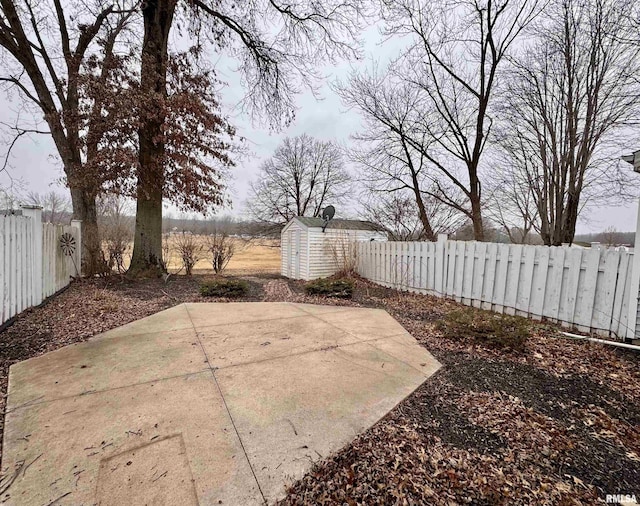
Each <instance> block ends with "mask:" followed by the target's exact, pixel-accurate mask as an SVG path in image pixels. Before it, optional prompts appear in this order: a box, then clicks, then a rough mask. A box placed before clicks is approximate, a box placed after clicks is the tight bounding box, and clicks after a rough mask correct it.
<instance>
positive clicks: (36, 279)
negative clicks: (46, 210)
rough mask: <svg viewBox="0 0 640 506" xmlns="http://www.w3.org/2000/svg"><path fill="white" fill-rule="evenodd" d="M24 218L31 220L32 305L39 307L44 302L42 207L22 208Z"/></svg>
mask: <svg viewBox="0 0 640 506" xmlns="http://www.w3.org/2000/svg"><path fill="white" fill-rule="evenodd" d="M21 209H22V216H25V217H27V218H29V227H31V244H29V245H27V247H28V248H30V249H31V256H30V262H31V301H30V302H31V305H32V306H37V305H38V304H40V303H41V302H42V301H43V300H44V294H43V289H42V207H40V206H21Z"/></svg>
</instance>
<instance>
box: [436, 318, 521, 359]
mask: <svg viewBox="0 0 640 506" xmlns="http://www.w3.org/2000/svg"><path fill="white" fill-rule="evenodd" d="M436 326H437V328H438V330H439V331H440V332H442V334H443V335H444V337H447V338H450V339H460V338H462V339H464V338H469V339H473V340H475V341H478V342H480V343H482V344H485V345H488V346H493V347H496V348H507V349H511V350H515V351H522V350H523V349H524V345H525V342H526V341H527V338H528V337H529V336H530V335H531V323H530V322H529V321H528V320H527V319H526V318H522V317H520V316H509V315H502V314H497V313H491V312H489V311H479V310H476V309H471V308H469V309H458V310H456V311H452V312H451V313H448V314H447V315H445V317H444V318H443V319H442V320H439V321H438V322H437V323H436Z"/></svg>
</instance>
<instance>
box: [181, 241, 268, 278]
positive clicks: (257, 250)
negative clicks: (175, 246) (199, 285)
mask: <svg viewBox="0 0 640 506" xmlns="http://www.w3.org/2000/svg"><path fill="white" fill-rule="evenodd" d="M204 254H205V255H206V252H205V253H204ZM179 269H180V258H179V257H178V256H177V255H176V253H175V252H174V253H173V255H172V258H171V262H170V263H169V270H170V271H171V272H174V271H177V270H179ZM193 271H194V273H198V274H205V273H207V272H209V273H212V272H213V269H212V268H211V261H210V260H209V259H208V258H207V259H202V260H200V261H198V263H197V264H196V266H195V268H194V270H193ZM225 273H226V274H234V275H239V274H242V275H251V274H265V273H266V274H280V241H277V240H274V239H250V240H248V241H244V240H236V252H235V254H234V255H233V257H232V258H231V260H230V261H229V265H228V266H227V268H226V269H225Z"/></svg>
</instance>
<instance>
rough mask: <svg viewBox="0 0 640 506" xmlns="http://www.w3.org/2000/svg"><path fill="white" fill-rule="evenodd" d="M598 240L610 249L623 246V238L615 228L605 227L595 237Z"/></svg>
mask: <svg viewBox="0 0 640 506" xmlns="http://www.w3.org/2000/svg"><path fill="white" fill-rule="evenodd" d="M597 237H598V240H599V241H600V242H601V243H602V244H604V245H605V246H607V247H609V248H612V247H614V246H620V245H622V244H624V236H623V234H622V233H621V232H620V231H619V230H618V229H617V228H616V227H613V226H611V227H607V228H605V229H604V230H603V231H602V232H601V233H599V234H598V235H597Z"/></svg>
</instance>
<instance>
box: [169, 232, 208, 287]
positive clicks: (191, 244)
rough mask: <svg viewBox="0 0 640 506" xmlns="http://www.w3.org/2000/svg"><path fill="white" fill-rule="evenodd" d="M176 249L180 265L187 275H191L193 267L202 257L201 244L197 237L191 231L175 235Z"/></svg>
mask: <svg viewBox="0 0 640 506" xmlns="http://www.w3.org/2000/svg"><path fill="white" fill-rule="evenodd" d="M175 244H176V250H177V251H178V255H179V256H180V260H181V261H182V267H183V268H184V270H185V274H186V275H187V276H191V273H192V271H193V268H194V267H195V265H196V264H197V263H198V261H199V260H200V259H201V258H202V250H203V247H202V245H201V244H200V243H199V242H198V238H197V237H196V236H195V235H194V234H193V233H191V232H182V234H180V235H177V236H176V241H175Z"/></svg>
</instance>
